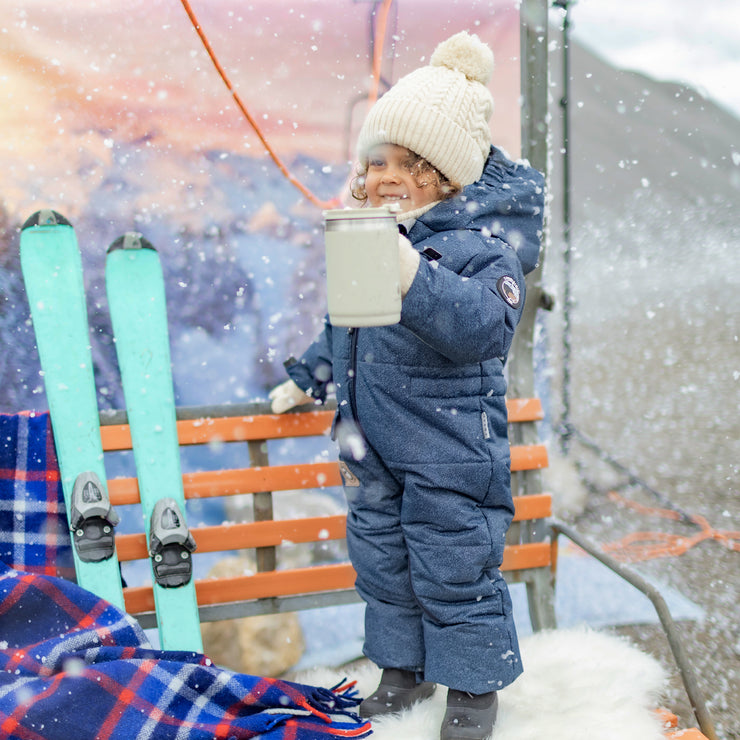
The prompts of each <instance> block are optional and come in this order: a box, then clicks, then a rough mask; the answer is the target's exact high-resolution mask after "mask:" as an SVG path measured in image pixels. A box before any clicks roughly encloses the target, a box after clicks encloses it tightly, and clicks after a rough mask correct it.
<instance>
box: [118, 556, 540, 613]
mask: <svg viewBox="0 0 740 740" xmlns="http://www.w3.org/2000/svg"><path fill="white" fill-rule="evenodd" d="M549 565H550V545H549V543H546V542H534V543H530V544H526V545H510V546H508V547H507V548H506V550H505V552H504V563H503V565H502V567H501V570H520V569H524V568H539V567H548V566H549ZM354 583H355V571H354V568H353V567H352V566H351V565H350V564H349V563H338V564H335V565H315V566H312V567H309V568H294V569H291V570H277V571H269V572H265V573H255V574H254V575H250V576H234V577H231V578H210V579H204V580H199V581H196V583H195V591H196V594H197V597H198V604H199V605H200V606H206V605H209V604H222V603H228V602H232V601H249V600H251V599H263V598H273V597H278V596H291V595H294V594H305V593H319V592H321V591H336V590H342V589H352V588H354ZM124 599H125V601H126V611H127V612H129V613H130V614H141V613H143V612H150V611H153V610H154V594H153V592H152V588H151V587H150V586H138V587H135V588H127V589H125V590H124Z"/></svg>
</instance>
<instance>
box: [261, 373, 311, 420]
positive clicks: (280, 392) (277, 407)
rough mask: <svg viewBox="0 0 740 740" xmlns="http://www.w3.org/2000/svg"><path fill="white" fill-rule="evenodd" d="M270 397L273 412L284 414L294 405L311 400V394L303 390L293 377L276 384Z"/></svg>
mask: <svg viewBox="0 0 740 740" xmlns="http://www.w3.org/2000/svg"><path fill="white" fill-rule="evenodd" d="M268 397H269V399H270V400H271V401H272V404H271V408H272V413H273V414H282V413H283V412H284V411H287V410H288V409H292V408H293V407H294V406H300V405H301V404H303V403H308V402H309V401H310V400H311V396H309V395H308V393H305V392H304V391H302V390H301V389H300V388H299V387H298V386H297V385H296V384H295V383H294V382H293V380H292V379H291V380H286V381H285V382H284V383H281V384H280V385H277V386H275V387H274V388H273V389H272V390H271V391H270V393H269V396H268Z"/></svg>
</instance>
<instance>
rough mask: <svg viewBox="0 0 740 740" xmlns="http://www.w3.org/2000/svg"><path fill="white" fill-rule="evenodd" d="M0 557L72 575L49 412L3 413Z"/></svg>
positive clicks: (22, 566) (37, 570) (0, 424)
mask: <svg viewBox="0 0 740 740" xmlns="http://www.w3.org/2000/svg"><path fill="white" fill-rule="evenodd" d="M0 560H2V561H3V562H5V563H6V564H7V565H9V566H11V567H13V568H18V569H19V570H23V571H26V572H29V573H39V574H44V575H60V576H63V577H66V578H73V577H74V565H73V562H72V549H71V542H70V536H69V528H68V526H67V516H66V513H65V508H64V496H63V494H62V485H61V480H60V477H59V465H58V463H57V457H56V453H55V451H54V439H53V437H52V433H51V426H50V423H49V414H48V413H43V414H33V413H20V414H0Z"/></svg>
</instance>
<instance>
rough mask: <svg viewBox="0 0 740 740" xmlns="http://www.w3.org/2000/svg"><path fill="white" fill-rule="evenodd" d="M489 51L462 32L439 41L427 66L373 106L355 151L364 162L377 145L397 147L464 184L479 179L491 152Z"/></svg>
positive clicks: (398, 83) (491, 63)
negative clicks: (412, 153)
mask: <svg viewBox="0 0 740 740" xmlns="http://www.w3.org/2000/svg"><path fill="white" fill-rule="evenodd" d="M493 66H494V62H493V52H492V51H491V49H490V48H489V47H488V46H487V45H486V44H484V43H483V42H482V41H481V40H480V39H479V38H478V37H477V36H473V35H470V34H469V33H467V32H465V31H462V32H460V33H457V34H455V35H454V36H451V37H450V38H448V39H447V40H446V41H443V42H442V43H440V44H439V45H438V46H437V48H436V49H435V50H434V53H433V54H432V56H431V59H430V64H429V65H428V66H426V67H420V68H419V69H417V70H414V71H413V72H411V73H410V74H408V75H406V76H405V77H402V78H401V79H400V80H399V81H398V82H397V83H396V84H395V85H394V86H393V87H392V88H391V89H390V90H388V92H387V93H385V95H383V97H382V98H380V100H378V102H377V103H376V104H375V105H374V106H373V107H372V109H371V110H370V113H369V114H368V116H367V118H366V119H365V122H364V123H363V125H362V129H361V130H360V135H359V138H358V142H357V151H358V156H359V158H360V161H365V159H366V158H367V155H368V153H369V151H370V150H371V149H372V148H373V147H375V146H377V145H379V144H397V145H398V146H403V147H406V148H407V149H410V150H411V151H413V152H416V154H418V155H419V156H421V157H423V158H424V159H426V160H427V161H428V162H429V163H430V164H431V165H432V166H434V167H435V168H436V169H438V170H439V171H440V172H441V173H442V174H443V175H445V176H446V177H447V178H449V179H450V180H452V181H453V182H456V183H458V184H460V185H462V186H465V185H469V184H471V183H473V182H475V181H476V180H478V179H479V178H480V176H481V174H482V172H483V166H484V164H485V162H486V159H487V157H488V153H489V151H490V148H491V131H490V129H489V127H488V121H489V119H490V117H491V113H492V112H493V98H492V97H491V93H490V92H489V91H488V88H487V87H486V85H487V84H488V82H489V80H490V79H491V75H492V74H493Z"/></svg>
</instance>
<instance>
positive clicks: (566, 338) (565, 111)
mask: <svg viewBox="0 0 740 740" xmlns="http://www.w3.org/2000/svg"><path fill="white" fill-rule="evenodd" d="M574 4H575V0H556V2H555V3H554V6H555V7H557V8H562V9H563V10H564V11H565V15H564V17H563V92H562V96H561V98H560V108H561V111H562V124H563V194H562V197H563V387H562V404H563V416H562V419H561V422H560V445H561V449H562V451H563V454H564V455H567V454H568V450H569V448H570V437H571V423H570V358H571V343H570V340H571V323H570V308H571V302H572V297H571V286H570V274H571V253H572V244H571V221H570V6H571V5H574Z"/></svg>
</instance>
